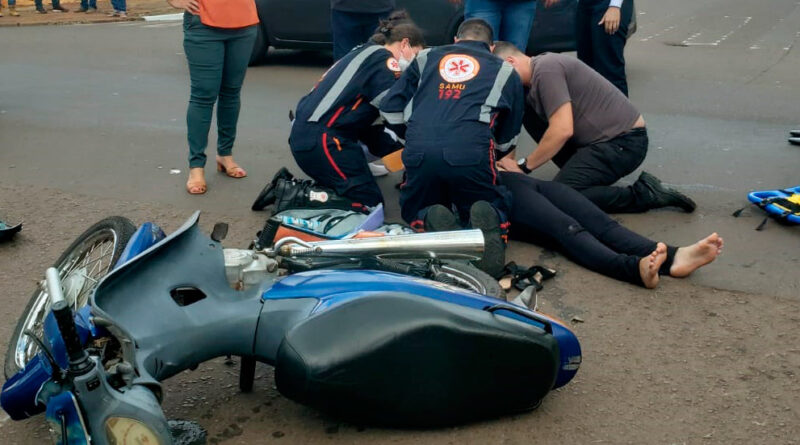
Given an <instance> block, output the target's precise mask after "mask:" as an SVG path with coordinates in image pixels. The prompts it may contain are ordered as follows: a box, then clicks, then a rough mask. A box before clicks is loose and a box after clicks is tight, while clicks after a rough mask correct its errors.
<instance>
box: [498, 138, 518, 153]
mask: <svg viewBox="0 0 800 445" xmlns="http://www.w3.org/2000/svg"><path fill="white" fill-rule="evenodd" d="M518 140H519V135H516V136H514V139H511V140H510V141H508V142H506V143H505V144H497V149H498V150H500V151H502V152H505V151H508V150H510V149H511V148H512V147H514V146H516V145H517V141H518Z"/></svg>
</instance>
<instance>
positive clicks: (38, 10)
mask: <svg viewBox="0 0 800 445" xmlns="http://www.w3.org/2000/svg"><path fill="white" fill-rule="evenodd" d="M36 12H38V13H39V14H47V10H46V9H44V8H36Z"/></svg>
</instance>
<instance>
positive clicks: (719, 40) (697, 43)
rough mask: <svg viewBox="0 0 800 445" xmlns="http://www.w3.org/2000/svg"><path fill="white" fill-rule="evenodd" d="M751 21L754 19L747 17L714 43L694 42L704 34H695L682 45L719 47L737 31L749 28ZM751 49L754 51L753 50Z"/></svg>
mask: <svg viewBox="0 0 800 445" xmlns="http://www.w3.org/2000/svg"><path fill="white" fill-rule="evenodd" d="M723 18H726V19H728V18H730V16H727V15H726V16H724V17H723ZM751 20H753V17H745V18H744V20H743V21H742V23H740V24H739V26H736V27H735V28H733V29H731V30H730V31H728V32H727V33H725V34H723V35H722V37H720V38H718V39H717V40H714V41H713V42H693V40H694V39H696V38H697V37H700V36H701V35H702V33H700V32H698V33H695V34H693V35H692V36H691V37H689V38H688V39H686V40H684V41H683V42H681V43H683V44H684V45H685V46H719V44H720V43H722V42H724V41H725V40H727V39H728V37H730V36H732V35H733V34H734V33H735V32H736V31H738V30H740V29H742V28H743V27H745V26H747V24H748V23H750V21H751ZM751 49H753V48H751Z"/></svg>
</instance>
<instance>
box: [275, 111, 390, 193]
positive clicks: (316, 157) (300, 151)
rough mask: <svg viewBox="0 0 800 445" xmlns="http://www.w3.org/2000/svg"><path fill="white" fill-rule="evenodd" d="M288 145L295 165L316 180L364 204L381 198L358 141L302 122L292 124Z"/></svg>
mask: <svg viewBox="0 0 800 445" xmlns="http://www.w3.org/2000/svg"><path fill="white" fill-rule="evenodd" d="M289 145H290V146H291V149H292V155H293V156H294V159H295V162H297V165H298V166H299V167H300V169H301V170H303V172H304V173H305V174H306V175H308V176H309V177H311V178H312V179H313V180H314V181H316V182H317V184H319V185H321V186H324V187H329V188H332V189H334V190H335V191H336V193H338V194H339V195H341V196H344V197H346V198H349V199H352V200H353V201H356V202H358V203H360V204H364V205H366V206H370V207H372V206H376V205H378V204H380V203H381V202H383V195H382V194H381V191H380V187H378V184H377V183H376V182H375V179H374V178H373V177H372V174H371V173H370V171H369V167H368V165H367V160H366V158H365V157H364V152H363V150H362V149H361V145H360V144H358V142H354V141H348V140H346V139H342V138H339V137H336V136H333V135H331V134H329V133H326V132H325V131H324V129H319V128H316V127H308V126H304V127H303V128H302V129H300V128H299V127H298V128H293V131H292V135H291V137H290V139H289Z"/></svg>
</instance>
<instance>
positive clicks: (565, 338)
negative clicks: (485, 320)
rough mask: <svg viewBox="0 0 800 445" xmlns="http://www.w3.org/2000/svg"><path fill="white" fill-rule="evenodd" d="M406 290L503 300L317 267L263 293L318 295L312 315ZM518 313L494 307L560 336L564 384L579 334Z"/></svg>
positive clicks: (469, 302)
mask: <svg viewBox="0 0 800 445" xmlns="http://www.w3.org/2000/svg"><path fill="white" fill-rule="evenodd" d="M398 291H399V292H404V293H409V294H414V295H418V296H420V297H425V298H431V299H434V300H438V301H444V302H448V303H453V304H457V305H459V306H466V307H471V308H474V309H479V310H485V309H487V308H489V307H492V306H495V305H498V304H507V303H505V302H504V301H502V300H498V299H496V298H492V297H488V296H485V295H480V294H476V293H474V292H470V291H467V290H464V289H461V288H457V287H455V286H450V285H448V284H444V283H439V282H436V281H432V280H426V279H423V278H411V277H408V276H406V275H398V274H394V273H390V272H380V271H369V270H346V271H345V270H315V271H309V272H302V273H298V274H295V275H291V276H288V277H285V278H284V279H282V280H281V281H279V282H277V283H275V284H274V285H273V286H272V287H271V288H270V289H268V290H267V291H266V292H264V293H263V294H262V296H261V298H262V299H263V300H264V301H265V302H266V301H271V300H272V301H274V300H285V299H298V298H316V299H318V300H319V303H318V304H317V305H316V307H315V308H314V309H313V310H312V313H311V315H313V314H318V313H321V312H323V311H327V310H330V309H331V308H333V307H336V306H338V305H340V304H343V303H345V302H348V301H351V300H353V299H357V298H363V297H368V296H369V295H370V294H375V293H381V292H398ZM514 308H515V309H517V310H518V311H519V312H521V313H523V314H525V315H520V314H519V313H516V312H511V311H508V310H503V309H500V310H498V311H496V312H495V314H496V315H501V316H504V317H508V318H513V319H515V320H517V321H521V322H523V323H527V324H530V325H533V326H536V327H538V328H540V329H543V330H545V331H547V332H549V333H551V334H552V335H553V337H555V338H556V340H557V341H558V346H559V352H560V366H559V372H558V376H557V378H556V383H555V386H554V388H558V387H561V386H564V385H566V384H567V383H568V382H569V381H570V380H572V378H573V377H574V376H575V374H576V373H577V371H578V367H579V366H580V363H581V347H580V343H579V342H578V339H577V337H576V336H575V334H574V333H573V332H572V331H571V330H570V329H569V328H567V327H566V326H564V325H563V324H561V323H560V322H558V321H557V320H554V319H552V318H550V317H547V316H546V315H544V314H541V313H538V312H534V311H531V310H529V309H526V308H522V307H519V308H516V307H514Z"/></svg>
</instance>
